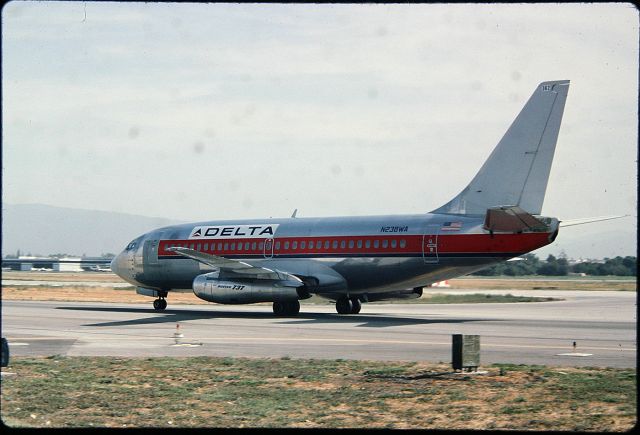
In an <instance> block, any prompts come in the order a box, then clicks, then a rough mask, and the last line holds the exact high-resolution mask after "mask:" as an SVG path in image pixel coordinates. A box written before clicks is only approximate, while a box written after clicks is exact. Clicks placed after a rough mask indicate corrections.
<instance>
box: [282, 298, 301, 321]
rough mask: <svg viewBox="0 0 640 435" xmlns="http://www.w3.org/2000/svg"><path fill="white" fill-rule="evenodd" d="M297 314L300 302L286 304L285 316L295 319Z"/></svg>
mask: <svg viewBox="0 0 640 435" xmlns="http://www.w3.org/2000/svg"><path fill="white" fill-rule="evenodd" d="M298 313H300V301H291V302H287V311H286V313H285V315H287V316H294V317H295V316H297V315H298Z"/></svg>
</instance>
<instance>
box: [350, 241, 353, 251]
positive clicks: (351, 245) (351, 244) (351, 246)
mask: <svg viewBox="0 0 640 435" xmlns="http://www.w3.org/2000/svg"><path fill="white" fill-rule="evenodd" d="M352 248H353V240H349V249H352Z"/></svg>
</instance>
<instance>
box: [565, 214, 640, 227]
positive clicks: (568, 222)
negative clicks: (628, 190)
mask: <svg viewBox="0 0 640 435" xmlns="http://www.w3.org/2000/svg"><path fill="white" fill-rule="evenodd" d="M628 216H629V215H628V214H625V215H617V216H599V217H592V218H581V219H566V220H561V221H560V226H561V227H572V226H574V225H583V224H590V223H593V222H601V221H608V220H611V219H620V218H623V217H628Z"/></svg>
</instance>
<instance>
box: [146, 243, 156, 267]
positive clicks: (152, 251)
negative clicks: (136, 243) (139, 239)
mask: <svg viewBox="0 0 640 435" xmlns="http://www.w3.org/2000/svg"><path fill="white" fill-rule="evenodd" d="M144 264H145V265H149V266H155V265H157V264H158V240H145V242H144Z"/></svg>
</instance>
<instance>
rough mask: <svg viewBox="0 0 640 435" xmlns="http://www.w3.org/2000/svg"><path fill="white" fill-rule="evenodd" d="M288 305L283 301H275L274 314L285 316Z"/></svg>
mask: <svg viewBox="0 0 640 435" xmlns="http://www.w3.org/2000/svg"><path fill="white" fill-rule="evenodd" d="M285 310H286V307H285V305H284V303H283V302H274V303H273V314H275V315H276V316H283V315H284V313H285Z"/></svg>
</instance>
